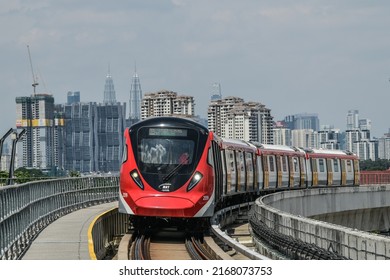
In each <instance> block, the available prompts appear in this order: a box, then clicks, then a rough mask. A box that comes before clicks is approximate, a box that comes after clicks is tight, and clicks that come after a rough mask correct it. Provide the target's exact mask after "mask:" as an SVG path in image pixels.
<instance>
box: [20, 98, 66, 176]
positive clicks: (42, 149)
mask: <svg viewBox="0 0 390 280" xmlns="http://www.w3.org/2000/svg"><path fill="white" fill-rule="evenodd" d="M58 126H61V122H57V127H58ZM16 127H17V128H20V129H26V135H25V136H24V137H23V138H22V147H23V166H25V167H32V168H38V169H42V170H45V169H46V170H47V169H51V168H53V167H55V166H59V165H60V163H59V162H56V158H55V151H56V146H55V131H56V129H55V114H54V98H53V96H52V95H50V94H34V95H32V96H30V97H16Z"/></svg>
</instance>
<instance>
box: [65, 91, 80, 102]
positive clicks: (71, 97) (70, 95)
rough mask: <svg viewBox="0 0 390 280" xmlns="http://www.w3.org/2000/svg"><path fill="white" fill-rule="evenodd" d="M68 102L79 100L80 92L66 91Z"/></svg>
mask: <svg viewBox="0 0 390 280" xmlns="http://www.w3.org/2000/svg"><path fill="white" fill-rule="evenodd" d="M67 101H68V104H72V103H77V102H80V92H79V91H73V92H72V91H68V100H67Z"/></svg>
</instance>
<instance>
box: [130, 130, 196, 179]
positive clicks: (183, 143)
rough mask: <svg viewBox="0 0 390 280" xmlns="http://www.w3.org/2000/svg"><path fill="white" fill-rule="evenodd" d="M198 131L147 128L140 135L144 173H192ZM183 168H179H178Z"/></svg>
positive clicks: (139, 147)
mask: <svg viewBox="0 0 390 280" xmlns="http://www.w3.org/2000/svg"><path fill="white" fill-rule="evenodd" d="M198 138H199V135H198V132H197V131H196V130H193V129H184V128H160V127H158V128H156V127H143V128H141V129H140V130H139V132H138V154H137V161H138V164H139V168H140V171H141V172H142V173H145V172H146V173H158V174H160V175H162V174H168V173H170V172H172V170H173V169H175V171H176V170H177V173H179V174H187V173H190V172H192V170H193V168H194V161H196V160H197V156H196V149H197V143H198V141H199V140H198ZM178 165H179V168H177V166H178Z"/></svg>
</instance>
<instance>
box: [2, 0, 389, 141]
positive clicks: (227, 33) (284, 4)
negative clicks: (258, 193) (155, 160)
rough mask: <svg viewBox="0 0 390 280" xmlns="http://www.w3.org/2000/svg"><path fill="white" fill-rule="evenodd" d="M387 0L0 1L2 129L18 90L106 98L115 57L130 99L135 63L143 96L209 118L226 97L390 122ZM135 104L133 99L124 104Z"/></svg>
mask: <svg viewBox="0 0 390 280" xmlns="http://www.w3.org/2000/svg"><path fill="white" fill-rule="evenodd" d="M389 15H390V1H387V0H382V1H380V0H377V1H375V0H371V1H368V0H367V1H361V0H345V1H341V0H333V1H331V0H328V1H325V0H324V1H321V0H317V1H313V0H310V1H309V0H308V1H302V0H291V1H287V0H285V1H276V0H275V1H274V0H273V1H271V0H269V1H261V0H248V1H244V0H243V1H237V0H226V1H222V0H221V1H216V0H196V1H191V0H161V1H159V0H123V1H98V0H88V1H80V0H77V1H76V0H66V1H65V0H56V1H49V0H47V1H42V0H31V1H28V0H25V1H24V0H13V1H8V0H7V1H6V0H0V35H1V36H0V71H1V72H0V76H1V85H0V92H1V98H2V100H1V102H0V110H1V119H2V121H1V122H0V134H1V135H3V134H4V133H5V132H6V131H7V130H8V129H9V128H11V127H15V119H16V114H15V108H16V103H15V97H17V96H30V95H31V94H32V93H33V88H32V86H31V83H32V74H31V69H30V64H29V59H28V51H27V45H29V46H30V51H31V55H32V62H33V66H34V71H35V73H36V75H37V76H38V82H39V86H38V87H37V93H51V94H53V96H54V98H55V102H56V103H64V102H66V94H67V92H68V91H80V92H81V101H85V102H87V101H96V102H102V101H103V91H104V82H105V77H106V75H107V72H108V65H110V69H111V75H112V77H113V80H114V85H115V90H116V97H117V100H118V101H120V102H128V99H129V90H130V84H131V77H132V76H133V74H134V68H135V63H136V65H137V73H138V75H139V77H140V81H141V87H142V91H143V93H147V92H155V91H158V90H162V89H167V90H171V91H175V92H177V93H178V94H180V95H182V94H183V95H191V96H194V98H195V102H196V107H195V110H196V113H197V114H199V115H201V116H203V117H206V114H207V106H208V104H209V100H210V95H211V92H212V89H213V87H212V85H213V83H220V84H221V88H222V95H223V96H224V97H227V96H239V97H242V98H244V100H245V101H256V102H260V103H262V104H264V105H265V106H266V107H267V108H269V109H271V114H272V115H273V116H274V120H281V119H283V118H284V117H285V116H286V115H291V114H299V113H318V115H319V118H320V124H321V125H323V124H331V125H334V126H335V127H336V128H340V129H341V130H345V128H346V115H347V112H348V110H350V109H356V110H359V112H360V117H361V118H368V119H370V120H371V121H372V126H373V134H374V136H376V137H381V136H382V135H383V134H384V133H386V132H388V129H389V127H390V118H389V115H390V114H389V108H390V106H389V105H390V83H389V78H390V16H389ZM127 108H128V105H127Z"/></svg>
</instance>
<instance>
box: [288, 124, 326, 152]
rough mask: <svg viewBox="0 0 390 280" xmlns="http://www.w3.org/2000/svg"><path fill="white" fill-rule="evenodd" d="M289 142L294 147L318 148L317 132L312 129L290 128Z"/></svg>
mask: <svg viewBox="0 0 390 280" xmlns="http://www.w3.org/2000/svg"><path fill="white" fill-rule="evenodd" d="M291 142H292V145H293V146H295V147H302V148H313V149H318V148H319V141H318V132H317V131H314V130H313V129H294V130H291Z"/></svg>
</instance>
